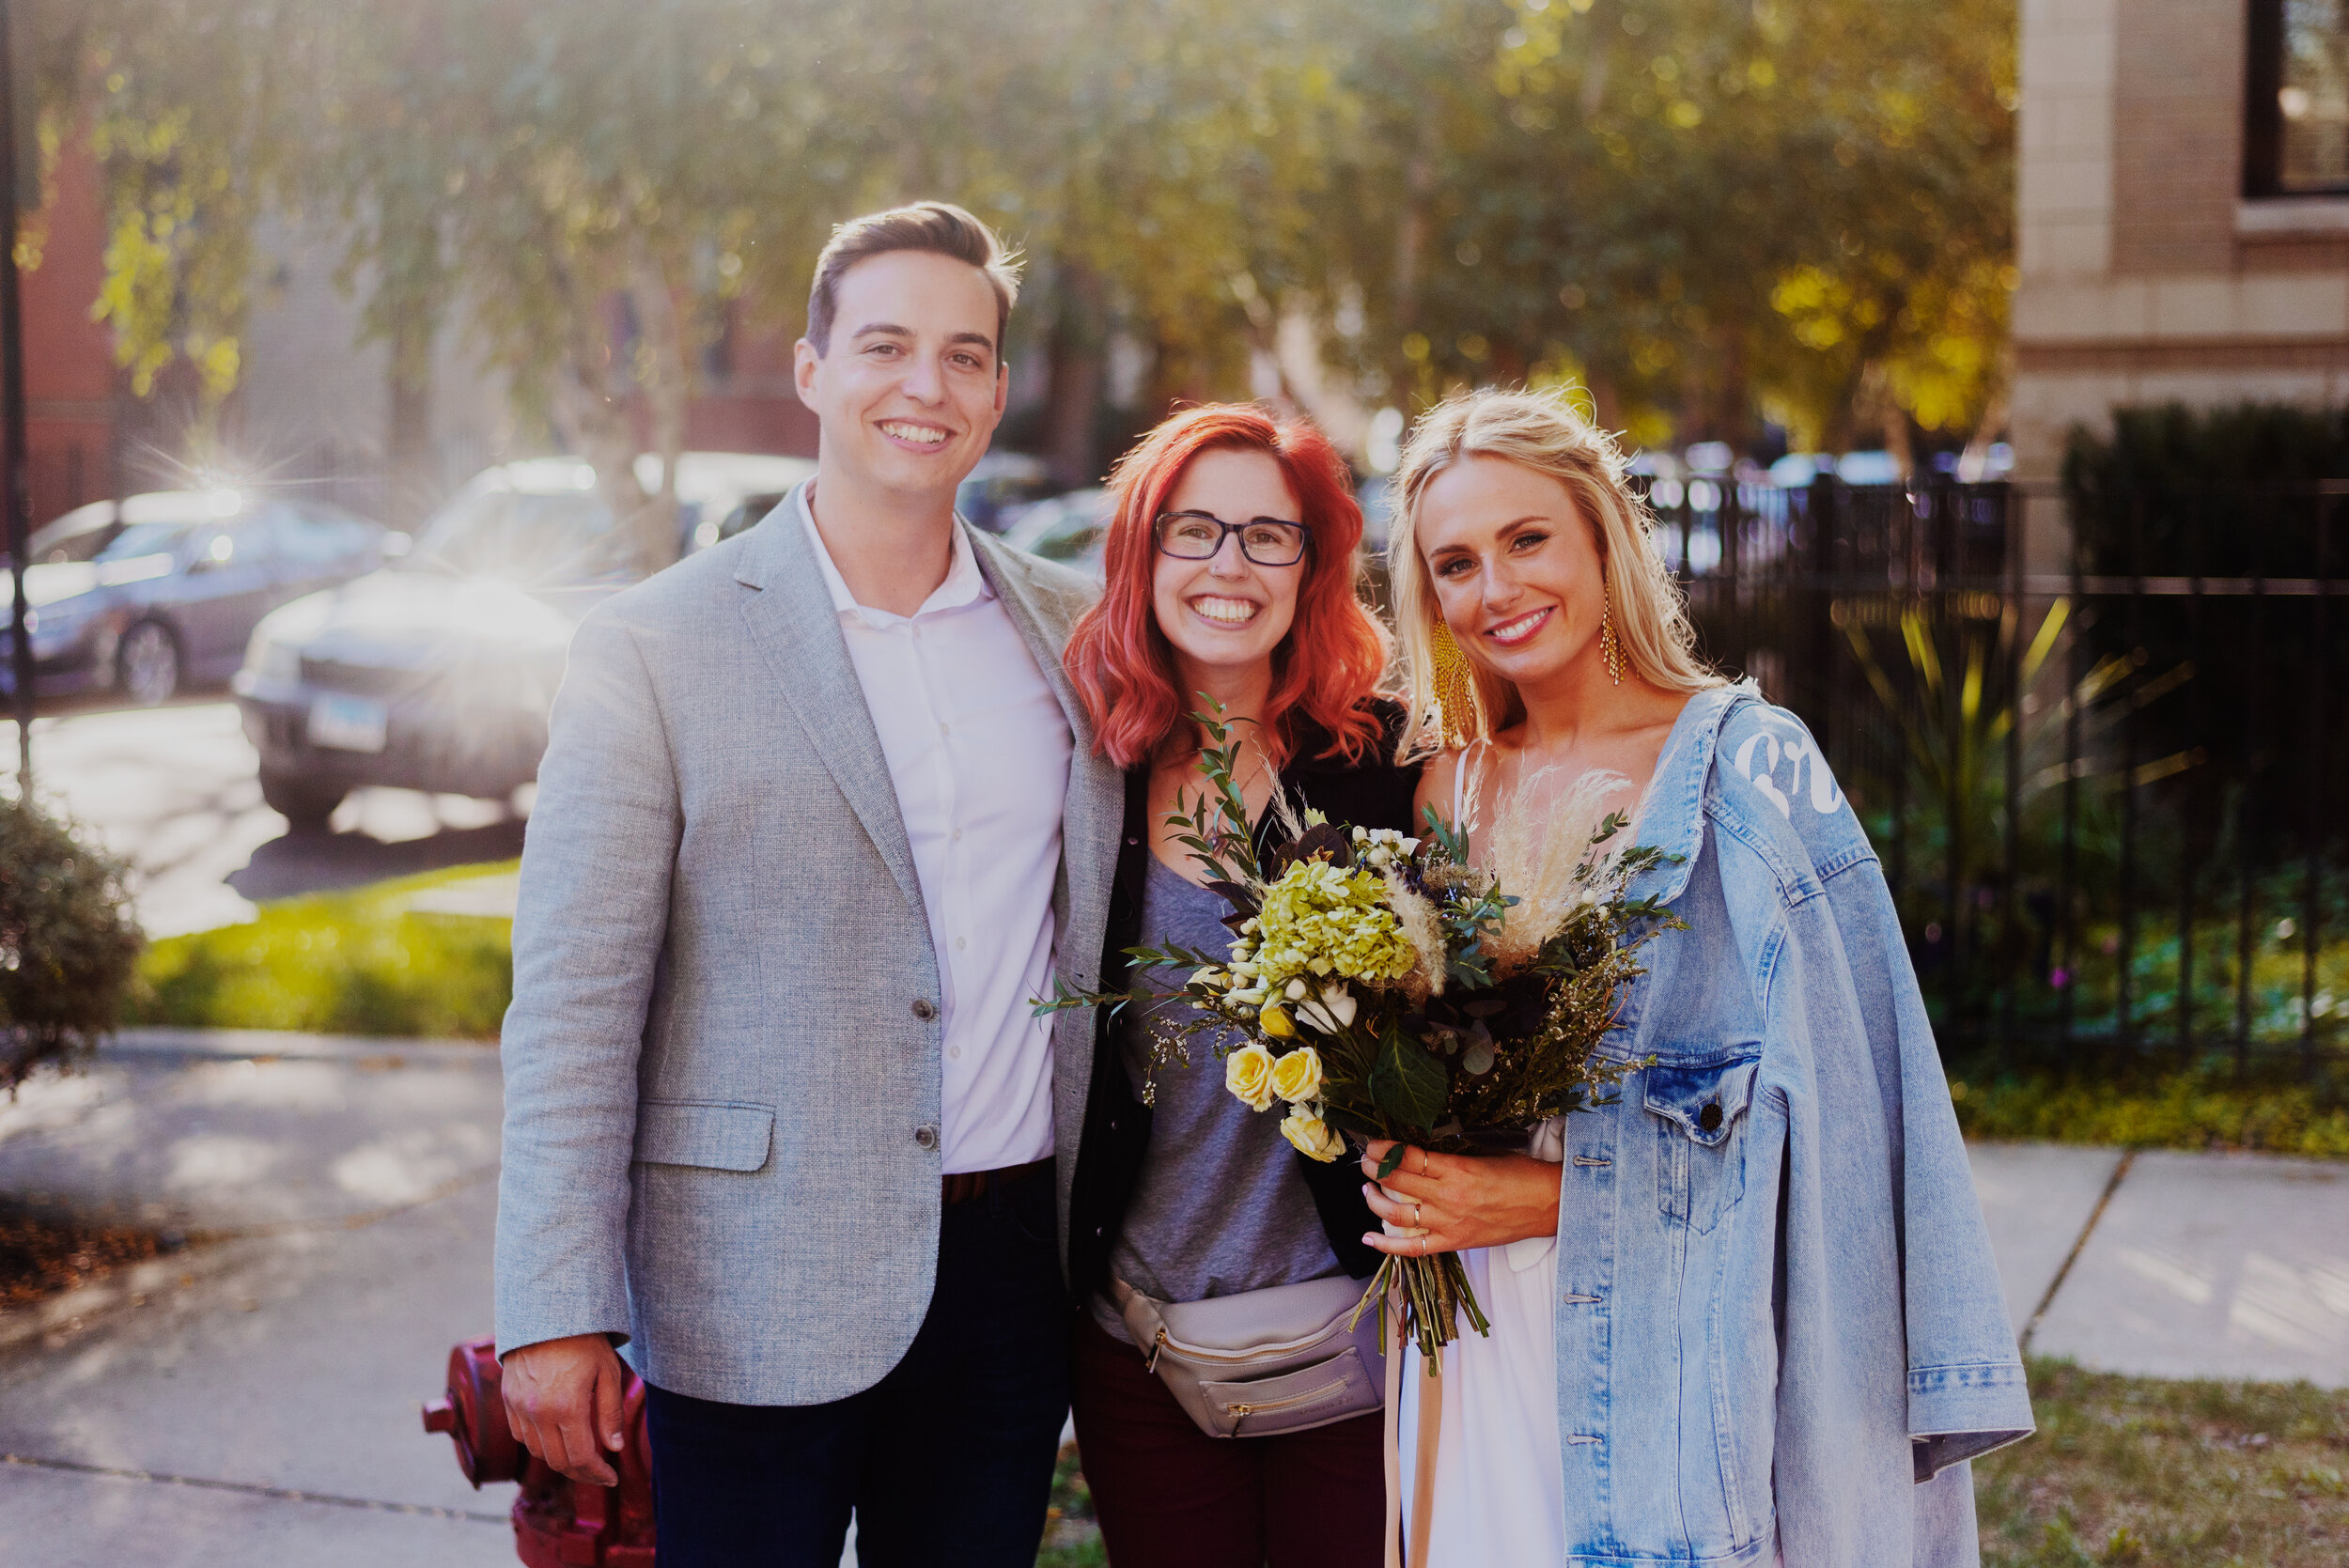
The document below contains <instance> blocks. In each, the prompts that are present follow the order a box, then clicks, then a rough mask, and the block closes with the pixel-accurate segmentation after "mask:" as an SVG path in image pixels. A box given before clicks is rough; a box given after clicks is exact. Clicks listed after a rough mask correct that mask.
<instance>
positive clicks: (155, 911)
mask: <svg viewBox="0 0 2349 1568" xmlns="http://www.w3.org/2000/svg"><path fill="white" fill-rule="evenodd" d="M0 766H5V767H6V768H8V770H9V771H11V772H13V770H14V768H15V766H16V725H15V724H14V723H12V722H0ZM33 768H34V779H35V789H36V792H37V793H38V794H39V797H40V798H41V799H42V800H47V801H49V802H50V803H52V804H53V805H55V806H57V807H60V808H62V809H63V810H64V811H65V812H66V813H67V814H69V815H71V816H73V817H75V818H77V819H79V820H80V821H81V822H83V823H85V824H86V825H87V826H89V827H90V828H92V829H95V830H96V831H97V832H98V834H99V837H100V838H101V841H102V842H103V843H104V844H105V845H106V846H107V847H108V848H110V849H112V850H114V851H115V852H116V853H117V854H118V855H121V856H123V857H125V858H127V859H128V860H129V861H130V862H132V865H133V866H134V867H135V868H136V869H137V872H138V885H137V898H138V914H139V921H140V924H142V925H144V926H145V927H146V930H147V933H148V935H149V936H151V937H168V936H174V935H177V934H178V933H179V932H182V931H200V930H203V929H205V928H206V927H208V926H213V925H224V924H229V923H230V922H233V921H240V920H244V919H247V918H249V917H250V916H251V915H252V913H253V905H254V901H256V900H257V899H265V898H282V897H285V896H288V895H289V894H293V893H314V892H317V891H319V890H320V889H326V888H343V887H356V886H359V885H361V884H363V883H366V882H373V881H379V880H381V879H382V878H383V877H401V876H406V875H409V874H411V873H413V872H419V871H432V870H438V869H440V868H441V867H443V866H451V865H464V864H470V863H474V862H484V861H502V860H510V859H511V858H513V857H514V856H516V855H519V854H520V853H521V822H520V821H519V820H518V819H515V818H513V816H512V815H511V814H510V813H509V812H508V811H507V810H506V808H505V807H504V806H503V805H501V804H498V803H496V802H491V801H483V800H467V799H465V798H463V797H461V796H455V795H422V794H418V793H416V792H415V791H413V790H406V789H366V790H361V791H358V792H357V793H355V794H353V795H352V796H351V798H350V800H346V801H344V802H343V804H342V807H341V808H340V809H339V810H338V811H336V812H335V814H334V821H333V823H332V824H331V828H332V831H329V832H326V833H289V832H288V831H287V827H286V819H285V818H284V817H282V816H280V815H277V814H276V813H275V812H273V811H271V810H270V809H269V808H268V807H267V806H265V805H263V804H262V803H261V786H260V784H259V781H258V779H257V777H256V772H257V758H256V757H255V755H254V752H253V748H252V746H251V745H249V744H248V743H247V742H246V740H245V738H244V732H243V730H242V729H241V727H240V726H239V723H238V719H237V709H236V705H235V704H233V703H228V702H225V701H221V700H218V699H213V700H210V701H205V702H197V703H188V704H178V705H174V706H167V707H160V708H128V709H117V710H112V711H109V710H104V709H84V710H77V711H72V712H68V713H61V714H59V715H57V716H55V717H44V718H40V719H36V720H35V721H33Z"/></svg>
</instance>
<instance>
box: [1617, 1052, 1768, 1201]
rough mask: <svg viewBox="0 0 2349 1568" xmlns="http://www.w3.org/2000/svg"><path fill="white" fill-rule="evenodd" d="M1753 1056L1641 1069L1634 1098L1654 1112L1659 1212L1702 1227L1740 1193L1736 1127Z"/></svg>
mask: <svg viewBox="0 0 2349 1568" xmlns="http://www.w3.org/2000/svg"><path fill="white" fill-rule="evenodd" d="M1761 1063H1762V1059H1761V1057H1760V1056H1758V1055H1742V1056H1735V1057H1729V1058H1724V1059H1719V1060H1715V1061H1709V1062H1695V1063H1675V1064H1672V1065H1664V1064H1661V1063H1659V1064H1658V1065H1657V1066H1653V1067H1650V1068H1649V1069H1648V1070H1647V1079H1646V1084H1645V1087H1644V1089H1643V1091H1642V1093H1643V1096H1644V1097H1643V1099H1642V1102H1641V1103H1642V1104H1643V1105H1644V1106H1645V1108H1646V1110H1647V1112H1648V1114H1649V1115H1651V1116H1654V1117H1655V1118H1656V1119H1657V1122H1656V1130H1657V1140H1658V1147H1657V1159H1656V1177H1657V1200H1658V1202H1659V1203H1660V1205H1661V1207H1662V1209H1663V1211H1664V1217H1665V1218H1666V1219H1676V1220H1679V1221H1680V1222H1681V1223H1683V1224H1685V1225H1687V1226H1688V1227H1689V1228H1690V1229H1691V1230H1695V1231H1700V1232H1710V1231H1711V1230H1712V1229H1713V1227H1714V1226H1715V1225H1717V1224H1719V1222H1720V1217H1721V1216H1722V1215H1723V1214H1725V1213H1726V1212H1728V1211H1729V1210H1730V1209H1732V1208H1735V1206H1736V1204H1737V1200H1738V1199H1739V1198H1741V1197H1743V1196H1744V1195H1745V1158H1744V1149H1743V1147H1742V1140H1741V1139H1740V1138H1739V1137H1738V1132H1739V1129H1740V1127H1741V1126H1742V1125H1743V1123H1744V1120H1745V1112H1746V1108H1747V1106H1748V1105H1749V1104H1750V1102H1751V1100H1752V1098H1753V1079H1754V1074H1755V1072H1756V1071H1757V1069H1759V1067H1760V1066H1761Z"/></svg>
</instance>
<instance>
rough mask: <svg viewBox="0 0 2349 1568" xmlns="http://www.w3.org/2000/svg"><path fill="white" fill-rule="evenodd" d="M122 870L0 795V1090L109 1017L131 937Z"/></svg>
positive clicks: (126, 975)
mask: <svg viewBox="0 0 2349 1568" xmlns="http://www.w3.org/2000/svg"><path fill="white" fill-rule="evenodd" d="M126 877H127V869H126V868H125V867H124V865H123V864H122V862H119V861H117V860H116V859H114V858H113V857H112V856H110V855H108V854H106V853H104V852H103V851H101V850H99V849H95V848H92V847H91V846H89V845H87V844H86V843H84V842H82V841H81V839H80V838H78V837H77V836H76V834H75V832H74V830H73V829H72V827H71V826H70V824H68V823H66V822H63V821H60V820H59V819H57V818H56V817H54V816H51V815H48V814H47V813H45V812H43V811H42V810H41V809H40V808H39V806H37V805H33V804H30V803H27V802H25V801H23V800H0V1088H5V1089H8V1090H13V1089H15V1087H16V1086H17V1085H18V1084H19V1083H21V1082H23V1080H24V1078H25V1076H26V1075H27V1074H29V1073H30V1072H32V1070H33V1069H34V1068H35V1067H37V1066H39V1064H40V1063H43V1062H54V1061H60V1060H63V1059H64V1058H66V1057H68V1056H70V1055H71V1054H72V1053H74V1052H76V1051H82V1050H86V1049H88V1048H91V1047H93V1046H95V1045H96V1044H97V1042H98V1038H99V1036H100V1035H101V1034H104V1033H106V1032H108V1031H110V1030H112V1029H113V1028H114V1027H115V1025H116V1023H117V1021H118V1020H119V1018H120V1016H121V1011H122V1005H123V1001H124V998H125V996H126V994H127V992H128V990H129V988H130V985H131V977H132V969H133V966H134V965H135V964H136V963H137V961H138V955H139V946H140V941H141V939H140V936H139V929H138V926H137V924H135V922H133V920H132V915H131V896H130V893H129V890H128V888H127V886H126V885H125V883H126Z"/></svg>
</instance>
